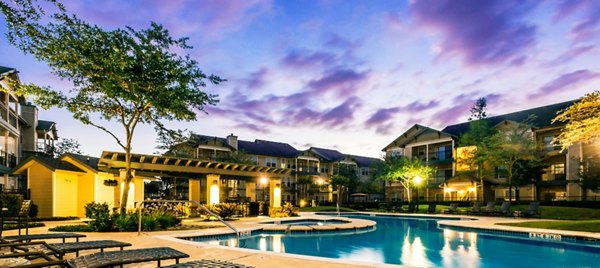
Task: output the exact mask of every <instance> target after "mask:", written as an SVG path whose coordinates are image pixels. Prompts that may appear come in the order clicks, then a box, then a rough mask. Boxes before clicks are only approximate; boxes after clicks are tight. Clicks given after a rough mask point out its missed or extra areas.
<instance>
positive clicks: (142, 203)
mask: <svg viewBox="0 0 600 268" xmlns="http://www.w3.org/2000/svg"><path fill="white" fill-rule="evenodd" d="M145 203H193V204H195V205H197V206H198V207H199V208H202V210H204V211H205V212H206V213H208V214H209V215H211V216H213V217H215V218H217V220H219V221H220V222H222V223H223V224H224V225H225V226H227V227H228V228H229V229H231V230H233V231H234V232H235V234H236V235H237V237H238V238H239V237H240V231H238V229H236V228H235V227H233V226H231V224H229V223H227V222H225V221H224V220H223V218H221V217H220V216H219V215H217V214H216V213H214V212H212V211H211V210H210V209H208V208H207V207H205V206H204V205H202V204H200V202H198V201H196V200H144V201H142V202H140V204H139V207H138V235H141V234H142V208H143V207H144V204H145Z"/></svg>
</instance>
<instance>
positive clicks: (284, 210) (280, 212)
mask: <svg viewBox="0 0 600 268" xmlns="http://www.w3.org/2000/svg"><path fill="white" fill-rule="evenodd" d="M297 215H298V213H297V211H296V208H294V206H293V205H292V204H291V203H289V202H285V204H284V205H283V206H282V207H279V208H271V209H270V210H269V217H271V218H287V217H292V216H297Z"/></svg>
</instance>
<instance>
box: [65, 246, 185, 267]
mask: <svg viewBox="0 0 600 268" xmlns="http://www.w3.org/2000/svg"><path fill="white" fill-rule="evenodd" d="M188 257H190V256H189V255H188V254H185V253H183V252H180V251H178V250H175V249H172V248H168V247H160V248H143V249H130V250H122V251H105V252H97V253H92V254H89V255H85V256H80V257H75V258H73V259H70V260H68V261H67V262H66V264H67V265H68V266H69V267H73V268H96V267H111V266H122V265H124V264H130V263H141V262H150V261H156V262H157V267H160V266H161V265H160V262H161V261H163V260H173V259H174V260H175V263H176V264H178V263H179V259H182V258H188Z"/></svg>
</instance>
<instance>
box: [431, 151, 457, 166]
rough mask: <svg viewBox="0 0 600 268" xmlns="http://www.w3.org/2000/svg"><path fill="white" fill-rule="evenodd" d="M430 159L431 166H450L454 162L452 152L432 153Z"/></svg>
mask: <svg viewBox="0 0 600 268" xmlns="http://www.w3.org/2000/svg"><path fill="white" fill-rule="evenodd" d="M428 159H429V163H430V164H450V163H452V161H453V158H452V151H437V152H431V153H429V156H428Z"/></svg>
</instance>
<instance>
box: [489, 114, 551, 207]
mask: <svg viewBox="0 0 600 268" xmlns="http://www.w3.org/2000/svg"><path fill="white" fill-rule="evenodd" d="M531 120H533V118H532V117H530V118H529V119H527V120H525V121H524V122H522V123H516V122H512V123H511V122H508V121H505V122H504V123H505V124H506V125H507V126H508V128H509V129H508V130H506V131H503V132H498V133H496V134H495V135H493V136H492V137H491V138H490V143H491V144H493V145H492V146H491V147H492V148H494V150H491V151H489V152H488V157H489V158H488V159H489V161H490V164H495V165H496V166H500V167H503V168H506V171H507V184H508V197H509V200H512V187H513V186H517V189H518V186H519V183H520V182H519V181H518V180H519V178H520V174H521V173H520V172H523V169H520V166H519V164H520V163H522V162H523V161H525V160H527V161H529V162H530V163H535V162H541V161H540V155H539V154H538V152H537V150H536V147H535V142H534V140H533V132H532V131H531V126H530V124H529V122H531Z"/></svg>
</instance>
